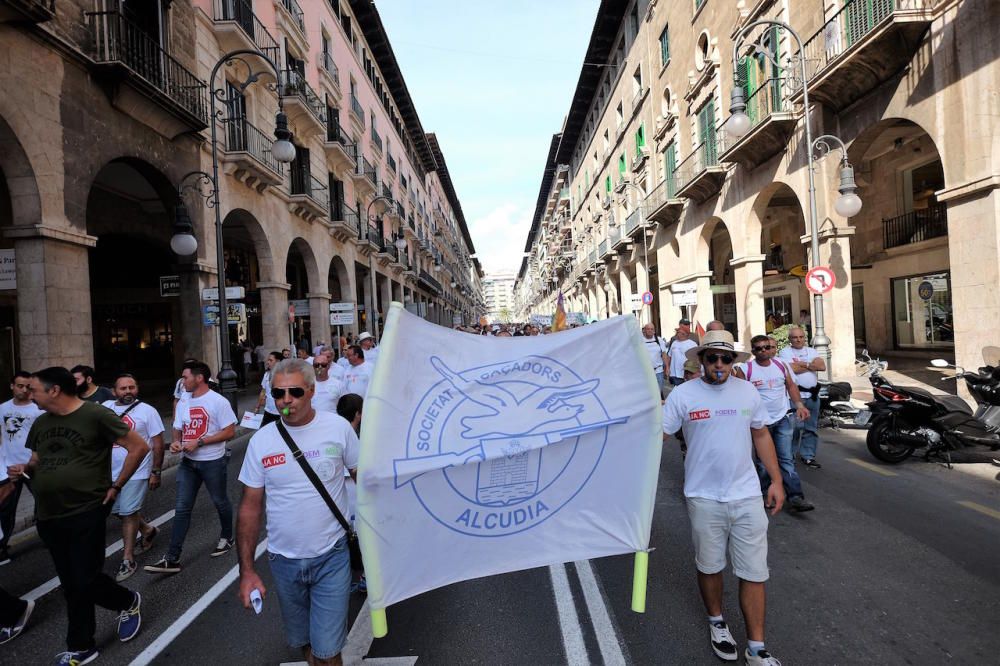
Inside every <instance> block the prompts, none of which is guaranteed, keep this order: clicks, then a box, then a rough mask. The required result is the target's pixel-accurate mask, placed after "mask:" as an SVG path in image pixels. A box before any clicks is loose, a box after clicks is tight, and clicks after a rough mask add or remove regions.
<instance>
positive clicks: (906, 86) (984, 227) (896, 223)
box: [515, 0, 1000, 375]
mask: <svg viewBox="0 0 1000 666" xmlns="http://www.w3.org/2000/svg"><path fill="white" fill-rule="evenodd" d="M756 21H774V22H780V23H784V24H787V25H789V26H791V28H792V29H793V30H794V31H795V32H796V33H797V34H798V35H800V36H801V40H802V42H803V45H802V47H801V49H800V47H799V45H798V44H797V43H796V41H795V39H794V38H793V36H792V34H791V33H789V32H788V31H786V30H784V29H782V28H781V27H775V26H774V25H773V24H766V25H761V26H758V27H755V28H749V29H748V32H747V34H746V36H745V40H744V41H743V45H744V48H741V49H740V51H739V54H738V56H737V59H736V66H735V67H734V59H733V46H734V40H735V39H736V38H737V37H738V36H740V35H741V31H743V29H744V28H747V27H748V26H750V25H751V24H753V23H754V22H756ZM998 30H1000V5H998V4H997V3H995V2H991V1H990V0H846V1H844V2H839V1H838V2H833V1H831V0H816V1H815V2H799V1H792V0H758V1H751V0H740V1H739V2H737V1H735V0H733V1H729V0H682V1H679V2H665V1H664V0H638V2H610V1H608V2H602V3H601V5H600V9H599V13H598V16H597V19H596V21H595V27H594V31H593V34H592V35H591V40H590V44H589V47H588V52H587V55H586V57H585V63H587V64H586V65H585V66H584V67H583V69H582V70H581V74H580V79H579V83H578V86H577V89H576V91H575V94H574V98H573V100H572V103H571V106H570V110H569V113H568V115H567V120H566V123H565V124H564V127H563V128H562V131H561V132H560V133H559V134H557V135H556V136H555V137H554V138H553V142H552V147H551V150H550V154H549V162H548V164H547V168H546V171H545V173H544V175H543V179H542V184H541V187H540V192H539V201H538V207H537V208H536V214H535V218H534V220H533V225H532V229H531V232H530V234H529V238H528V242H527V243H526V247H525V252H526V255H527V256H526V258H525V261H524V264H523V265H522V267H521V271H520V273H519V275H518V284H517V287H516V289H515V293H516V299H517V301H518V308H519V312H523V313H528V312H546V313H547V312H551V311H552V310H553V308H554V303H555V298H556V295H557V294H558V293H559V292H560V291H561V292H562V293H563V294H564V295H565V298H566V299H567V302H568V303H569V308H570V309H573V310H582V311H586V312H588V313H590V314H591V315H592V316H594V317H597V318H601V317H606V316H611V315H615V314H619V313H622V312H629V311H632V309H633V296H634V295H635V294H641V293H642V292H645V291H647V290H648V291H650V292H652V294H653V295H654V300H653V303H652V305H650V306H646V307H644V308H642V309H641V310H638V314H639V316H640V317H641V318H642V319H643V320H644V321H653V322H654V323H656V324H657V325H658V326H659V328H660V329H661V330H662V331H664V332H666V333H667V334H670V333H671V332H672V331H673V327H674V326H675V325H676V322H677V320H678V319H679V318H680V317H681V316H685V315H688V316H690V318H691V319H692V320H693V321H695V322H697V323H700V324H702V325H704V324H706V323H707V322H708V321H710V320H712V319H720V320H722V321H723V322H724V323H725V325H726V327H727V328H729V329H730V330H731V331H732V332H733V333H734V335H735V336H736V337H737V340H738V341H739V342H741V343H742V344H744V345H746V344H747V343H748V342H749V339H750V337H751V336H752V335H754V334H757V333H761V332H764V331H765V330H769V329H770V328H772V327H774V326H777V325H781V324H783V323H791V322H798V321H799V320H800V319H802V318H806V319H811V318H812V315H813V305H814V303H813V300H812V297H811V295H810V294H809V293H808V292H807V290H806V289H805V286H804V283H803V280H802V277H801V276H802V274H803V271H804V270H805V268H808V267H812V266H814V265H816V264H819V265H825V266H829V267H830V268H831V269H832V270H833V273H834V275H835V277H836V286H835V287H834V288H833V290H832V291H831V292H830V293H828V294H827V295H826V296H825V298H824V300H823V312H824V317H825V323H826V333H827V335H828V336H829V337H830V338H831V339H832V341H833V342H832V347H831V349H832V369H833V373H834V374H835V375H844V374H850V373H852V372H853V359H854V358H855V352H856V349H860V348H862V347H866V348H868V349H871V350H873V351H876V352H879V353H885V352H894V353H905V354H912V355H915V356H944V357H946V358H952V357H956V358H957V360H958V362H959V363H960V364H963V365H966V366H968V367H977V365H979V364H981V362H982V357H981V355H980V351H981V348H982V347H983V346H985V345H990V344H996V343H997V342H996V330H997V327H998V325H1000V289H998V278H1000V275H998V271H1000V129H998V128H1000V122H998V121H1000V46H997V44H996V40H995V39H993V37H992V35H995V34H997V33H998ZM751 43H756V44H758V45H759V48H758V49H757V50H756V51H754V52H753V53H751V54H750V55H747V54H748V49H749V47H750V45H751ZM802 60H804V64H805V69H806V79H807V81H808V89H809V95H810V109H809V110H810V114H809V116H810V119H811V120H810V122H811V129H812V134H813V136H814V137H818V136H821V135H827V134H829V135H834V136H836V137H839V139H840V140H842V141H843V143H844V144H845V145H846V147H847V155H846V157H847V159H848V160H849V162H850V163H851V164H852V165H853V167H854V171H855V176H856V182H857V186H858V189H857V194H858V195H859V196H860V197H861V199H862V202H863V206H862V209H861V211H860V212H859V213H858V214H857V215H855V216H853V217H851V218H849V219H848V218H844V217H843V216H841V215H839V214H838V213H837V212H836V210H835V208H834V203H835V201H836V199H837V197H838V195H839V192H838V188H839V186H840V181H839V174H840V166H841V160H842V157H843V155H842V154H841V152H840V151H839V149H837V148H836V145H835V143H834V142H829V143H830V144H831V145H830V147H832V148H833V149H832V150H830V151H826V150H824V149H822V147H821V146H817V147H816V150H814V151H813V155H814V156H815V158H816V159H815V167H814V175H815V183H816V209H817V229H818V236H819V256H818V257H817V259H816V260H813V258H812V257H811V256H810V251H809V250H810V248H809V244H810V231H811V228H810V225H809V224H808V220H809V196H808V190H809V188H808V173H809V170H808V154H809V152H808V151H809V147H808V146H807V144H806V139H805V129H804V128H805V122H806V115H805V113H804V105H803V99H802V91H801V90H802V77H801V75H800V74H799V72H800V64H801V62H802ZM595 63H597V64H598V65H595ZM734 73H735V74H736V76H734ZM735 85H739V86H740V87H741V88H742V89H743V91H744V96H745V98H746V100H747V111H746V113H747V115H748V116H749V118H750V121H751V127H750V131H749V132H748V133H747V134H746V135H744V136H742V137H741V138H739V139H734V138H732V137H731V136H730V135H729V134H728V133H727V132H726V129H725V123H726V121H727V119H728V118H729V116H730V112H729V106H730V99H731V95H732V92H733V88H734V86H735ZM683 303H688V304H689V305H682V304H683ZM692 303H693V304H692ZM803 310H804V311H805V312H804V313H803V312H802V311H803Z"/></svg>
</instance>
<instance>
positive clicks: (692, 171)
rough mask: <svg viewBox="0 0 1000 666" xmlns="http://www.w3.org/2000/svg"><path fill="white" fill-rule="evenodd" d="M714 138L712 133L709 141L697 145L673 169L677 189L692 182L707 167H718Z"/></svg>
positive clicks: (716, 143) (717, 152) (717, 145)
mask: <svg viewBox="0 0 1000 666" xmlns="http://www.w3.org/2000/svg"><path fill="white" fill-rule="evenodd" d="M715 137H716V135H715V134H714V133H713V134H712V138H711V139H709V140H707V141H702V142H701V143H699V144H698V145H697V146H696V147H695V149H694V150H692V151H691V154H690V155H688V156H687V157H685V158H684V159H683V160H681V163H680V164H678V165H677V168H676V169H674V178H675V180H676V182H677V186H678V189H681V188H683V187H684V186H685V185H687V184H688V183H690V182H691V181H693V180H694V179H695V178H697V177H698V176H699V175H700V174H702V173H704V172H705V171H706V170H707V169H708V168H709V167H713V166H718V165H719V144H718V142H717V141H716V138H715Z"/></svg>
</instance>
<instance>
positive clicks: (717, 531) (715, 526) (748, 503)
mask: <svg viewBox="0 0 1000 666" xmlns="http://www.w3.org/2000/svg"><path fill="white" fill-rule="evenodd" d="M687 509H688V517H689V518H690V519H691V536H692V538H693V540H694V557H695V565H696V566H697V567H698V571H700V572H701V573H703V574H715V573H719V572H720V571H722V570H723V569H725V568H726V552H727V551H728V552H729V559H730V560H732V563H733V573H734V574H736V576H737V577H739V578H742V579H743V580H748V581H751V582H753V583H763V582H764V581H766V580H767V578H768V570H767V512H766V511H764V502H763V500H761V498H760V497H750V498H747V499H741V500H734V501H731V502H717V501H715V500H711V499H705V498H702V497H688V498H687Z"/></svg>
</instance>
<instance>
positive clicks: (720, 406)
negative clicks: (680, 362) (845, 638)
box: [663, 331, 785, 666]
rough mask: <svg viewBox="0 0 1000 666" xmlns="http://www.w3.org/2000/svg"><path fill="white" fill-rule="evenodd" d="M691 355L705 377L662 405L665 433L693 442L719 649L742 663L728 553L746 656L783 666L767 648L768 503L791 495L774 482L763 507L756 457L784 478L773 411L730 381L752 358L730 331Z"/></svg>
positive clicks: (701, 553)
mask: <svg viewBox="0 0 1000 666" xmlns="http://www.w3.org/2000/svg"><path fill="white" fill-rule="evenodd" d="M686 356H687V360H689V361H697V362H698V363H699V364H700V365H701V368H702V377H701V379H696V380H692V381H689V382H685V383H684V384H681V385H680V386H677V387H675V388H674V390H673V391H671V393H670V395H669V396H668V397H667V401H666V403H665V404H664V405H663V432H664V434H671V435H672V434H674V433H676V432H677V431H679V430H680V431H683V434H684V439H685V441H686V442H687V448H688V451H687V456H686V458H685V460H684V496H685V498H687V508H688V517H689V518H690V520H691V533H692V538H693V541H694V550H695V565H696V567H697V569H698V589H699V590H700V591H701V597H702V601H703V602H704V604H705V610H706V611H707V613H708V626H709V638H710V641H711V646H712V650H713V651H714V652H715V654H716V655H717V656H718V657H719V658H721V659H724V660H726V661H736V659H737V650H736V641H735V639H734V638H733V636H732V634H731V633H730V632H729V627H728V626H727V625H726V622H725V620H724V619H723V617H722V591H723V590H722V580H723V579H722V570H723V569H724V568H725V567H726V553H727V550H728V552H729V554H730V556H731V558H732V561H733V573H735V574H736V576H737V577H738V578H739V579H740V607H741V609H742V610H743V615H744V622H745V625H746V633H747V639H748V646H747V648H746V651H745V652H744V658H745V660H746V662H747V663H748V664H752V665H767V666H779V662H778V660H777V659H775V658H774V657H772V656H771V655H770V653H768V651H767V650H766V649H765V647H764V608H765V592H764V582H765V581H766V580H767V578H768V569H767V522H768V519H767V513H766V512H765V503H766V506H767V508H769V509H770V510H771V514H772V515H774V514H776V513H777V512H778V511H780V510H781V506H782V504H783V503H784V501H785V493H784V489H783V488H782V486H781V484H777V483H775V484H771V486H770V487H769V488H768V490H767V496H766V498H765V501H764V502H761V496H760V482H759V480H758V478H757V471H756V469H755V467H754V462H753V455H752V452H753V451H756V453H757V457H758V458H759V459H760V461H761V463H762V464H763V465H764V467H765V469H767V471H768V473H769V474H770V475H771V478H779V475H780V474H781V472H780V470H779V468H778V459H777V457H776V455H775V452H774V442H773V441H772V440H771V435H770V433H769V432H768V430H767V426H766V425H765V424H766V423H767V420H768V413H767V409H766V408H765V406H764V403H763V401H762V400H761V397H760V394H759V393H758V392H757V390H756V389H755V388H754V387H753V386H752V385H751V384H750V383H749V382H745V381H739V380H735V379H733V380H731V379H730V377H731V373H732V370H733V364H734V363H737V362H743V361H746V360H748V359H749V358H750V355H749V354H747V353H746V352H738V351H736V345H735V343H734V341H733V336H732V334H731V333H729V332H728V331H709V332H707V333H706V334H705V336H704V339H703V340H702V342H701V344H700V345H698V346H697V347H694V348H693V349H690V350H688V351H687V354H686Z"/></svg>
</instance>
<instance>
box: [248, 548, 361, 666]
mask: <svg viewBox="0 0 1000 666" xmlns="http://www.w3.org/2000/svg"><path fill="white" fill-rule="evenodd" d="M267 561H268V563H269V564H270V566H271V575H272V576H274V582H275V585H276V587H277V588H278V603H279V604H280V605H281V622H282V624H283V625H284V628H285V639H286V640H287V641H288V645H290V646H291V647H293V648H301V647H304V646H306V645H308V646H310V649H311V650H312V653H313V656H314V657H316V658H317V659H329V658H331V657H333V656H335V655H337V654H340V651H341V649H343V647H344V642H345V641H346V640H347V605H348V601H349V599H350V596H351V557H350V554H349V553H348V550H347V537H341V538H340V540H339V541H337V543H336V544H334V546H333V548H331V549H330V551H329V552H327V553H324V554H322V555H320V556H318V557H311V558H305V559H300V560H295V559H291V558H288V557H285V556H284V555H278V554H276V553H268V554H267Z"/></svg>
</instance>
